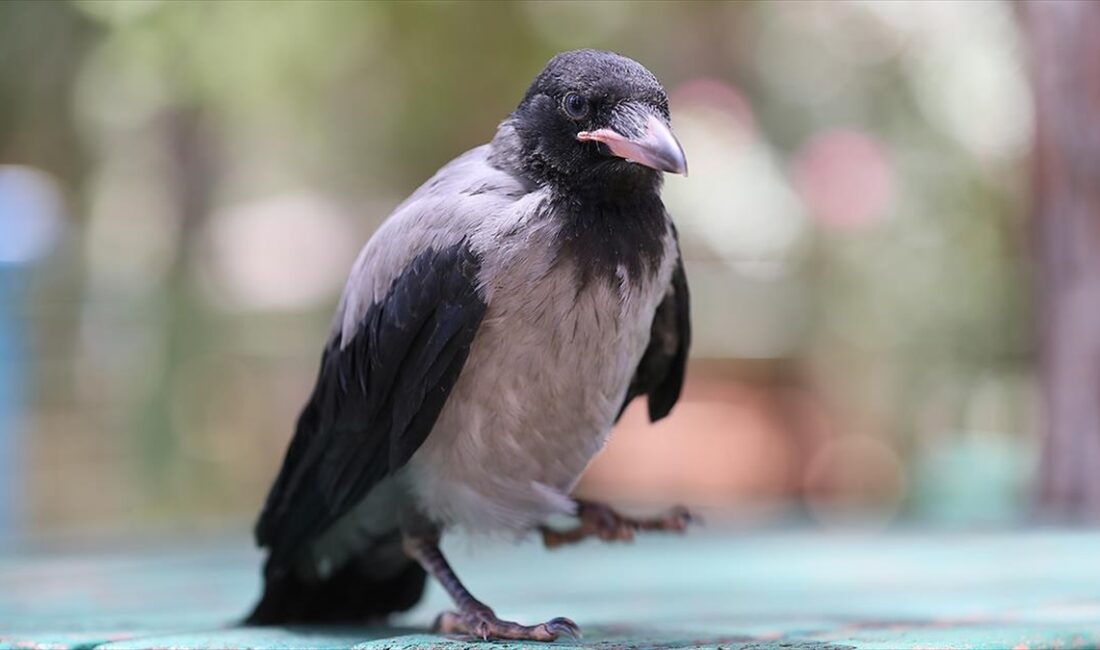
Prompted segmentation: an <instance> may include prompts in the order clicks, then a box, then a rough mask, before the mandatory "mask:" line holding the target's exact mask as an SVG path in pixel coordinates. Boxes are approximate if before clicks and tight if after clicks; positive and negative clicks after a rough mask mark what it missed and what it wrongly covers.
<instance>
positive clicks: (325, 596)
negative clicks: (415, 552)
mask: <svg viewBox="0 0 1100 650" xmlns="http://www.w3.org/2000/svg"><path fill="white" fill-rule="evenodd" d="M425 580H426V575H425V573H424V569H422V568H420V565H419V564H417V563H416V562H408V563H407V564H406V565H405V566H404V568H402V569H401V571H399V572H398V573H396V574H395V575H393V576H391V577H388V578H385V579H381V580H380V579H378V578H373V577H370V576H368V575H367V574H366V573H365V572H364V571H363V570H362V568H361V567H360V566H359V564H358V563H357V562H354V561H353V562H348V563H347V564H346V565H345V566H344V567H343V568H342V569H340V570H339V571H337V572H336V573H334V574H332V575H331V576H329V577H328V579H326V580H324V581H309V582H307V581H305V580H303V579H301V578H298V577H295V576H294V575H293V572H286V573H284V574H283V575H282V576H280V577H277V578H274V577H270V576H269V577H267V578H266V579H265V580H264V595H263V598H261V599H260V602H259V603H258V604H257V605H256V608H255V609H254V610H252V613H251V614H249V615H248V618H246V619H245V621H244V623H245V625H288V624H303V623H326V624H339V623H366V622H368V621H374V620H378V619H380V618H383V617H385V616H386V615H387V614H390V613H393V612H400V611H404V610H406V609H409V608H410V607H412V606H413V605H415V604H416V603H417V601H419V600H420V597H421V595H422V594H423V593H424V583H425Z"/></svg>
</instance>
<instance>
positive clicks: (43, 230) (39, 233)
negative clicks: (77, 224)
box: [0, 166, 63, 539]
mask: <svg viewBox="0 0 1100 650" xmlns="http://www.w3.org/2000/svg"><path fill="white" fill-rule="evenodd" d="M62 224H63V221H62V218H61V196H60V192H59V191H58V189H57V185H56V183H54V182H53V180H52V179H51V178H50V177H49V176H48V175H46V174H45V173H43V172H41V171H38V170H35V169H32V168H29V167H19V166H0V539H4V538H6V537H11V536H12V535H13V534H14V533H16V532H17V525H18V522H19V504H20V503H21V502H22V499H21V498H20V491H21V489H22V487H23V480H22V477H23V471H22V470H23V466H24V464H23V463H22V462H21V460H20V459H21V458H22V444H21V443H22V439H23V436H24V434H25V430H26V427H25V422H24V412H23V407H24V405H25V404H26V397H27V395H26V388H25V387H26V386H27V384H28V380H29V377H30V368H29V367H28V364H27V358H28V355H27V347H28V345H29V341H28V338H27V331H26V330H27V328H26V323H25V322H24V319H23V311H24V309H23V307H24V304H25V300H26V295H27V286H28V284H29V277H30V272H29V267H30V266H31V265H32V264H33V263H34V262H35V261H37V260H39V259H41V258H42V257H43V256H44V255H45V254H46V253H47V252H49V250H50V248H51V247H52V245H53V243H54V242H55V241H56V240H57V236H58V234H59V233H60V231H61V227H62Z"/></svg>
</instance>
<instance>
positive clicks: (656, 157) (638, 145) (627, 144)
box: [577, 115, 687, 176]
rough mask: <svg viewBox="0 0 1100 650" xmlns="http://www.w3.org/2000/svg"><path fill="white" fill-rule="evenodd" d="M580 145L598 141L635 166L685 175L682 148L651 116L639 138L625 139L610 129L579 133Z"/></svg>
mask: <svg viewBox="0 0 1100 650" xmlns="http://www.w3.org/2000/svg"><path fill="white" fill-rule="evenodd" d="M577 139H578V140H580V141H581V142H599V143H602V144H603V145H604V146H606V147H607V148H608V150H609V151H611V153H612V154H613V155H615V156H618V157H619V158H623V159H625V160H629V161H630V162H633V163H637V164H639V165H645V166H646V167H650V168H652V169H656V170H658V171H662V172H670V173H672V174H683V175H684V176H687V158H686V157H685V156H684V148H683V147H681V146H680V142H679V141H678V140H677V139H676V136H674V135H672V130H671V129H669V128H668V126H667V125H666V124H665V123H664V122H663V121H661V120H660V119H658V118H657V117H656V116H654V115H649V116H647V119H646V129H645V133H643V134H642V135H641V136H639V137H635V138H628V137H626V136H625V135H622V134H621V133H619V132H618V131H614V130H612V129H597V130H595V131H581V132H580V133H578V134H577Z"/></svg>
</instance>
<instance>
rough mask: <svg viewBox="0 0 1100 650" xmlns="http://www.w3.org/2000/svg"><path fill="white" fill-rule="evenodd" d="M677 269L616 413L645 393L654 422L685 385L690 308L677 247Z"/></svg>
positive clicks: (665, 410) (668, 409) (669, 409)
mask: <svg viewBox="0 0 1100 650" xmlns="http://www.w3.org/2000/svg"><path fill="white" fill-rule="evenodd" d="M677 256H678V257H677V260H676V268H675V269H674V270H673V272H672V280H671V282H670V283H669V288H668V293H667V294H666V295H665V298H664V300H662V301H661V304H660V305H658V307H657V312H656V314H654V316H653V324H652V326H651V327H650V334H649V345H648V346H647V347H646V351H645V354H643V355H642V360H641V362H639V363H638V369H637V370H636V371H635V372H634V378H633V379H632V380H631V381H630V388H629V389H627V393H626V399H625V400H624V401H623V405H622V406H621V407H620V408H619V416H620V417H621V416H622V414H623V411H625V410H626V407H627V405H629V404H630V402H631V401H633V399H634V398H635V397H638V396H639V395H647V396H648V407H649V419H650V421H652V422H656V421H657V420H660V419H661V418H663V417H665V416H666V415H668V414H669V412H670V411H672V407H673V406H675V405H676V402H677V400H679V399H680V391H681V389H682V388H683V385H684V371H685V369H686V366H687V358H688V349H689V348H690V347H691V310H690V296H689V294H688V285H687V276H686V275H685V273H684V262H683V259H682V258H680V257H679V250H678V249H677Z"/></svg>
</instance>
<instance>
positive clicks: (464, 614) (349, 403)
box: [248, 50, 690, 641]
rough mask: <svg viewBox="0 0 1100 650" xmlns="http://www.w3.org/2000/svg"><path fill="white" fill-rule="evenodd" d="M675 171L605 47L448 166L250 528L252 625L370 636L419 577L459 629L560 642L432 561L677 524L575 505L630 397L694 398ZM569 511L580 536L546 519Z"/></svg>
mask: <svg viewBox="0 0 1100 650" xmlns="http://www.w3.org/2000/svg"><path fill="white" fill-rule="evenodd" d="M662 172H671V173H678V174H683V173H686V172H687V162H686V160H685V158H684V152H683V150H682V149H681V147H680V144H679V143H678V142H677V140H676V138H675V137H674V136H673V135H672V131H671V130H670V127H669V109H668V97H667V96H666V95H665V92H664V90H663V89H662V87H661V84H660V83H659V82H658V81H657V79H656V78H655V77H654V76H653V74H651V73H650V72H649V71H648V70H646V69H645V68H644V67H642V66H641V65H639V64H638V63H637V62H635V61H633V60H631V59H628V58H626V57H623V56H619V55H617V54H613V53H611V52H602V51H595V50H579V51H574V52H566V53H563V54H559V55H558V56H555V57H554V58H553V59H551V60H550V62H549V63H548V64H547V66H546V68H545V69H544V70H543V71H542V72H541V73H540V74H539V75H538V77H536V78H535V80H534V82H533V83H532V85H531V87H530V89H529V90H528V91H527V94H526V96H525V97H524V98H523V101H522V102H520V104H519V106H518V107H517V108H516V110H515V111H514V112H513V113H512V114H511V115H510V116H509V117H508V118H507V119H505V120H504V122H503V123H501V125H500V127H499V128H498V130H497V133H496V136H495V137H494V138H493V140H492V142H490V143H489V144H487V145H484V146H481V147H478V148H476V149H473V150H471V151H469V152H467V153H465V154H463V155H461V156H459V157H458V158H456V159H455V160H453V161H452V162H450V163H448V164H447V165H446V166H445V167H443V168H442V169H441V170H440V171H439V172H438V173H436V175H435V176H433V177H432V178H431V179H430V180H429V181H428V182H427V183H425V184H424V185H423V186H421V187H420V188H419V189H418V190H416V192H414V193H413V195H412V196H410V197H409V198H408V199H407V200H406V201H405V202H404V203H402V204H401V205H400V206H398V207H397V209H396V210H395V211H394V212H393V214H392V215H390V217H389V218H388V219H387V220H386V221H385V223H384V224H383V225H382V226H381V227H380V228H379V229H378V231H377V232H376V233H375V235H374V236H373V237H372V238H371V239H370V241H368V242H367V244H366V246H365V247H364V248H363V251H362V253H360V255H359V257H358V259H357V260H356V262H355V265H354V266H353V268H352V270H351V274H350V277H349V278H348V282H347V286H346V288H345V290H344V293H343V297H342V299H341V300H340V304H339V307H338V308H337V312H336V317H335V319H334V321H333V325H332V331H331V336H330V338H329V340H328V344H327V345H326V346H325V349H324V352H323V354H322V356H321V368H320V372H319V375H318V377H317V383H316V386H315V388H314V389H313V393H312V395H311V396H310V398H309V401H308V402H307V403H306V406H305V408H304V410H303V411H302V414H301V416H300V417H299V419H298V423H297V428H296V430H295V433H294V437H293V439H292V441H291V443H290V447H289V449H288V450H287V453H286V458H285V460H284V461H283V465H282V469H281V470H280V472H279V475H278V477H277V478H276V480H275V484H274V485H273V486H272V488H271V492H270V494H269V495H268V497H267V502H266V504H265V506H264V508H263V512H262V513H261V514H260V518H259V522H258V523H257V525H256V540H257V542H258V543H259V545H260V546H262V547H264V548H266V549H267V553H268V554H267V560H266V563H265V566H264V583H265V585H264V594H263V597H262V599H261V600H260V602H259V604H258V605H257V606H256V608H255V610H254V611H253V612H252V614H251V615H250V617H249V619H248V622H250V623H253V624H287V623H308V622H327V623H337V622H363V621H367V620H371V619H377V618H380V617H383V616H385V615H386V614H389V613H391V612H395V611H400V610H404V609H407V608H409V607H411V606H412V605H413V604H415V603H416V602H417V600H418V599H419V598H420V596H421V593H422V591H423V589H424V583H425V579H426V574H431V575H432V576H434V577H435V578H436V579H437V580H438V581H439V582H440V584H442V586H443V587H444V588H445V589H446V590H447V592H448V593H449V594H450V596H451V597H452V598H453V600H454V603H455V606H456V611H454V612H448V613H445V614H442V615H441V616H440V617H439V619H437V623H436V627H437V629H438V630H440V631H442V632H444V633H455V634H470V635H476V636H478V637H482V638H506V639H530V640H543V641H548V640H553V639H555V638H557V637H558V636H560V635H563V634H565V635H571V636H576V635H577V634H578V629H577V626H576V625H575V624H574V623H573V622H572V621H570V620H568V619H565V618H556V619H553V620H551V621H548V622H546V623H541V624H538V625H532V626H527V625H520V624H518V623H513V622H510V621H504V620H501V619H499V618H497V616H496V615H495V614H494V613H493V610H492V609H490V608H489V607H488V606H486V605H485V604H483V603H481V602H480V601H478V600H477V599H475V598H474V597H473V595H471V594H470V592H469V591H467V590H466V588H465V587H464V586H463V585H462V583H461V582H460V581H459V579H458V577H457V576H456V575H455V574H454V572H453V571H452V569H451V567H450V566H449V565H448V563H447V560H446V559H445V558H444V557H443V554H442V553H441V552H440V549H439V540H440V537H441V535H442V534H443V533H444V532H445V531H447V530H449V529H453V528H463V529H466V530H469V531H475V532H504V533H508V534H513V535H523V534H525V533H529V532H535V533H541V535H542V538H543V541H544V543H545V544H546V545H547V546H551V547H552V546H556V545H559V544H565V543H570V542H575V541H578V540H580V539H584V538H586V537H589V536H595V537H599V538H601V539H604V540H619V539H629V538H630V537H632V535H633V533H634V531H636V530H642V529H654V530H683V528H684V527H685V526H686V525H687V523H688V522H689V520H690V515H689V514H688V513H687V511H686V510H683V509H682V508H677V509H674V510H672V511H670V512H668V513H666V514H664V515H662V516H659V517H654V518H652V519H631V518H628V517H625V516H622V515H620V514H618V513H616V512H615V511H614V510H612V509H610V508H608V507H607V506H604V505H601V504H598V503H593V502H588V501H578V500H574V499H573V498H571V497H570V496H569V495H570V492H571V491H572V489H573V487H574V486H575V484H576V483H577V480H578V478H579V477H580V475H581V472H582V471H583V470H584V468H585V467H586V466H587V465H588V463H589V461H590V460H591V459H592V457H593V456H594V455H595V454H596V453H597V452H598V451H599V450H600V449H601V448H602V447H603V445H604V443H605V442H606V441H607V438H608V434H609V432H610V430H611V427H612V426H613V425H614V424H615V422H616V420H617V419H618V418H619V416H620V415H621V414H622V412H623V409H624V408H625V407H626V405H627V404H628V403H629V402H630V401H631V400H632V399H634V398H635V397H639V396H642V395H645V396H647V400H648V406H649V417H650V419H651V420H658V419H660V418H662V417H664V416H665V415H667V414H668V413H669V411H670V410H671V409H672V407H673V405H674V404H675V403H676V400H677V399H678V397H679V395H680V388H681V385H682V383H683V378H684V365H685V363H686V360H687V353H688V345H689V339H690V323H689V317H688V287H687V280H686V278H685V276H684V268H683V264H682V262H681V259H680V250H679V245H678V242H677V238H676V230H675V228H674V227H673V225H672V221H671V220H670V218H669V215H668V213H667V212H666V211H665V207H664V204H663V203H662V202H661V198H660V188H661V181H662ZM560 515H568V516H573V517H576V519H577V524H576V527H575V528H572V529H568V530H556V529H552V528H549V527H548V526H547V520H548V519H549V518H551V517H553V516H560Z"/></svg>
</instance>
